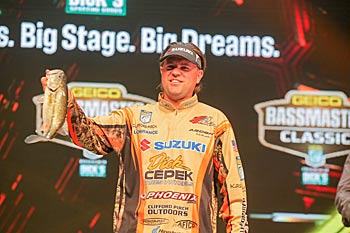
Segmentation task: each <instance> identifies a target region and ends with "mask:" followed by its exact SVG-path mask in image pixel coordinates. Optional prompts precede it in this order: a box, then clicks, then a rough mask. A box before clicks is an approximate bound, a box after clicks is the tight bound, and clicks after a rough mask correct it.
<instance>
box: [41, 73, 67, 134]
mask: <svg viewBox="0 0 350 233" xmlns="http://www.w3.org/2000/svg"><path fill="white" fill-rule="evenodd" d="M46 76H47V78H48V79H47V86H46V88H45V91H44V103H43V125H42V127H41V129H42V130H41V135H42V136H44V137H46V138H48V139H52V138H54V137H55V135H56V134H57V131H58V130H59V129H60V128H61V127H62V126H63V124H64V122H65V118H66V113H67V100H68V91H67V77H66V75H65V73H64V72H63V71H62V70H58V69H57V70H50V71H48V72H47V73H46Z"/></svg>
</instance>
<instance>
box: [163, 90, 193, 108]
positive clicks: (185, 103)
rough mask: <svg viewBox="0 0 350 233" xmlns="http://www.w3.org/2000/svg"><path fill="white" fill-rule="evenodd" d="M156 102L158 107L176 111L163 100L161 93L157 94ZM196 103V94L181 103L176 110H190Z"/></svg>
mask: <svg viewBox="0 0 350 233" xmlns="http://www.w3.org/2000/svg"><path fill="white" fill-rule="evenodd" d="M158 102H159V105H160V106H161V107H163V108H165V109H168V110H175V109H176V108H175V106H174V105H173V104H172V103H170V102H168V101H166V100H165V99H164V93H163V92H161V93H159V95H158ZM196 103H198V97H197V95H196V94H194V95H193V96H192V97H191V98H189V99H187V100H184V101H182V102H181V104H180V105H179V107H178V109H179V110H180V109H185V108H190V107H192V106H193V105H195V104H196Z"/></svg>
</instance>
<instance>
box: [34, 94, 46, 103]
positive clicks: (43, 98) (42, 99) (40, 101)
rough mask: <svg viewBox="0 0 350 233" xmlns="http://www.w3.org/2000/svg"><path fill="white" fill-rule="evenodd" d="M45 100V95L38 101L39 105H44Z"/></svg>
mask: <svg viewBox="0 0 350 233" xmlns="http://www.w3.org/2000/svg"><path fill="white" fill-rule="evenodd" d="M44 100H45V96H44V95H42V96H40V97H39V98H38V99H37V101H36V102H37V103H38V104H43V103H44Z"/></svg>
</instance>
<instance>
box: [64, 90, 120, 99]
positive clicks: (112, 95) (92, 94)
mask: <svg viewBox="0 0 350 233" xmlns="http://www.w3.org/2000/svg"><path fill="white" fill-rule="evenodd" d="M71 91H72V93H73V94H74V96H75V97H76V98H99V99H120V98H121V97H122V92H121V91H120V90H119V89H116V88H101V87H73V88H72V89H71Z"/></svg>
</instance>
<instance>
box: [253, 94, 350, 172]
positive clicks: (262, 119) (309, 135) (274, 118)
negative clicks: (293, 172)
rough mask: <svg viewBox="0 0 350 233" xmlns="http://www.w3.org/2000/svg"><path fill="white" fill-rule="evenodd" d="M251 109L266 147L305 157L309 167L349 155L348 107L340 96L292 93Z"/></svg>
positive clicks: (349, 120) (347, 102)
mask: <svg viewBox="0 0 350 233" xmlns="http://www.w3.org/2000/svg"><path fill="white" fill-rule="evenodd" d="M254 107H255V110H256V111H257V113H258V115H259V141H260V143H261V144H263V145H264V146H266V147H269V148H272V149H274V150H279V151H282V152H286V153H288V154H292V155H295V156H299V157H304V158H305V161H306V163H307V165H310V166H312V167H320V166H322V165H324V164H325V162H326V159H328V158H333V157H337V156H341V155H346V154H348V153H350V149H349V146H350V104H349V101H348V99H347V96H346V95H345V94H344V93H343V92H338V91H296V90H292V91H289V92H287V94H286V95H285V99H280V100H272V101H267V102H263V103H259V104H256V105H255V106H254Z"/></svg>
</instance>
